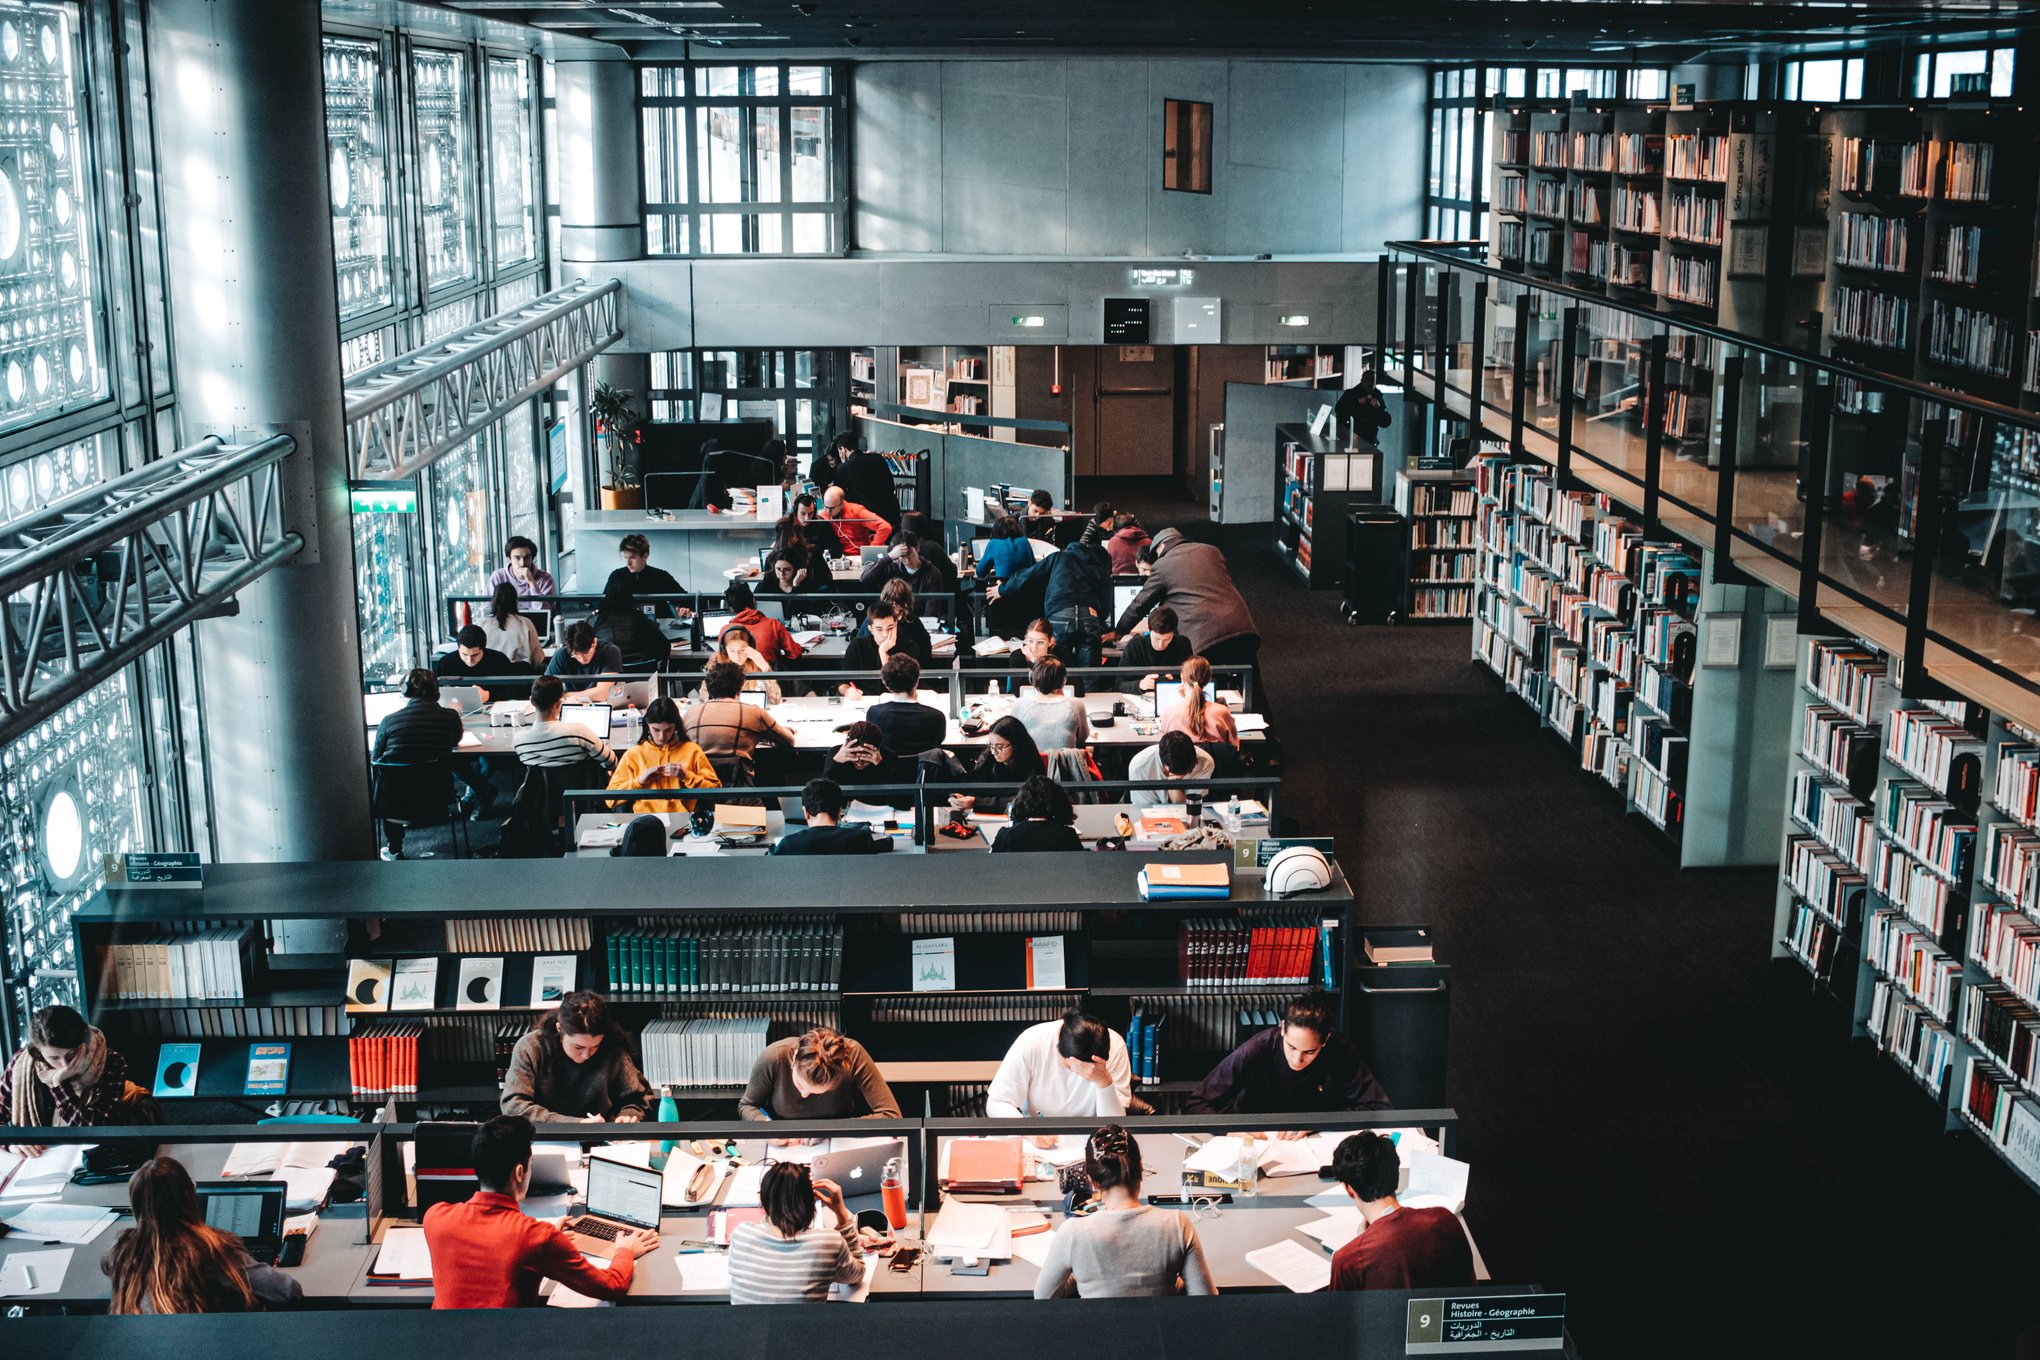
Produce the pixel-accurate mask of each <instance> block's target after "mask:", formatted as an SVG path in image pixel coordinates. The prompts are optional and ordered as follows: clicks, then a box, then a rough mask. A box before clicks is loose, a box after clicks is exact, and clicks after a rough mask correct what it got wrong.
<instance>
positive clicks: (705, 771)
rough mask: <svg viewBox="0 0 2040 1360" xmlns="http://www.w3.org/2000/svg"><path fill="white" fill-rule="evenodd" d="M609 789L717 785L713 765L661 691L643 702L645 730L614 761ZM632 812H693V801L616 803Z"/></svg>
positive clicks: (642, 799) (643, 800)
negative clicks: (657, 695)
mask: <svg viewBox="0 0 2040 1360" xmlns="http://www.w3.org/2000/svg"><path fill="white" fill-rule="evenodd" d="M609 787H610V788H612V789H717V788H721V787H722V781H721V780H720V779H718V778H716V773H715V766H713V765H711V764H709V763H708V757H707V755H705V754H704V753H703V752H702V749H701V747H700V746H699V745H698V744H697V743H695V742H692V741H689V740H688V739H687V734H686V732H684V731H683V730H682V729H681V726H680V706H679V705H678V704H676V703H674V702H673V701H672V700H671V699H668V698H666V697H665V696H664V695H660V696H659V697H658V698H656V699H654V700H652V701H651V702H650V703H649V704H646V705H645V727H644V734H643V735H642V736H640V737H639V738H638V741H637V745H635V746H633V747H631V748H630V749H629V750H628V751H625V752H624V753H623V756H622V758H621V759H619V760H618V761H617V762H616V773H614V774H612V775H610V776H609ZM613 806H615V807H629V808H630V809H631V810H632V811H634V812H692V811H693V810H694V804H693V803H692V802H689V801H686V800H684V799H679V798H641V799H638V800H636V801H634V802H631V803H628V804H625V803H616V804H613Z"/></svg>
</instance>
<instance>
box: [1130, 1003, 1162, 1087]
mask: <svg viewBox="0 0 2040 1360" xmlns="http://www.w3.org/2000/svg"><path fill="white" fill-rule="evenodd" d="M1168 1022H1169V1013H1168V1012H1167V1011H1166V1010H1162V1009H1159V1008H1158V1009H1156V1010H1154V1011H1152V1012H1151V1011H1149V1010H1148V1009H1147V1008H1146V1007H1145V1006H1135V1007H1134V1008H1133V1017H1132V1018H1131V1019H1130V1020H1128V1021H1127V1022H1126V1062H1127V1065H1128V1066H1129V1067H1131V1068H1132V1069H1133V1084H1134V1085H1136V1086H1152V1085H1154V1084H1155V1083H1156V1082H1158V1081H1160V1080H1161V1079H1162V1078H1161V1071H1162V1026H1164V1025H1166V1024H1167V1023H1168Z"/></svg>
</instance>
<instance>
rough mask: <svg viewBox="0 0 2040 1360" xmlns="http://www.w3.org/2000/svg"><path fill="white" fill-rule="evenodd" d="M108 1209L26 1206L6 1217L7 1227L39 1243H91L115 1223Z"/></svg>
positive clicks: (80, 1205)
mask: <svg viewBox="0 0 2040 1360" xmlns="http://www.w3.org/2000/svg"><path fill="white" fill-rule="evenodd" d="M115 1217H116V1215H115V1214H114V1212H113V1210H111V1209H102V1208H100V1207H98V1206H97V1205H93V1204H28V1205H24V1206H22V1208H21V1209H19V1210H18V1211H14V1212H10V1213H9V1214H8V1215H7V1226H8V1227H9V1228H11V1229H13V1230H14V1232H16V1233H17V1234H19V1235H20V1236H22V1237H33V1238H35V1239H36V1240H37V1241H39V1242H70V1243H73V1244H76V1245H79V1246H82V1245H84V1244H85V1243H87V1242H90V1241H91V1240H92V1239H93V1238H95V1237H97V1236H99V1234H100V1233H102V1232H104V1231H106V1229H107V1226H108V1225H109V1224H111V1223H112V1222H113V1221H114V1218H115Z"/></svg>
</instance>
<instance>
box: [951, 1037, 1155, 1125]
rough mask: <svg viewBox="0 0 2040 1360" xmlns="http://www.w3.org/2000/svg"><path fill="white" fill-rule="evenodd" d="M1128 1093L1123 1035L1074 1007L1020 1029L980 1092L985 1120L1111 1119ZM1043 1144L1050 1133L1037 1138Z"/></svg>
mask: <svg viewBox="0 0 2040 1360" xmlns="http://www.w3.org/2000/svg"><path fill="white" fill-rule="evenodd" d="M1132 1098H1133V1068H1132V1066H1131V1064H1129V1063H1128V1062H1127V1058H1126V1040H1124V1039H1122V1038H1120V1037H1119V1032H1118V1031H1117V1030H1114V1029H1109V1028H1107V1027H1106V1024H1105V1022H1104V1021H1102V1020H1100V1019H1098V1017H1096V1016H1094V1015H1086V1014H1084V1013H1083V1012H1082V1011H1080V1010H1076V1009H1074V1008H1072V1009H1070V1010H1068V1011H1065V1012H1064V1013H1063V1018H1062V1019H1060V1020H1048V1021H1044V1022H1043V1023H1041V1024H1039V1025H1030V1026H1028V1027H1027V1028H1026V1029H1024V1030H1022V1031H1020V1037H1019V1038H1018V1039H1015V1040H1014V1041H1013V1046H1012V1047H1011V1048H1009V1049H1007V1050H1006V1056H1005V1057H1004V1058H1001V1059H1000V1060H999V1070H998V1071H997V1072H996V1073H994V1074H993V1076H992V1084H991V1086H990V1088H989V1089H988V1090H987V1091H986V1092H985V1117H986V1118H987V1119H1022V1118H1027V1117H1030V1116H1031V1117H1033V1118H1036V1119H1083V1118H1088V1117H1090V1116H1092V1115H1097V1116H1100V1117H1103V1118H1107V1119H1116V1118H1118V1117H1119V1116H1121V1115H1123V1114H1125V1113H1126V1107H1127V1104H1128V1102H1129V1101H1131V1100H1132ZM1035 1141H1036V1142H1037V1143H1039V1144H1041V1145H1042V1146H1043V1147H1053V1146H1055V1139H1054V1137H1052V1136H1051V1137H1047V1138H1037V1139H1035Z"/></svg>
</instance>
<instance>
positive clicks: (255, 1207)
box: [198, 1181, 290, 1266]
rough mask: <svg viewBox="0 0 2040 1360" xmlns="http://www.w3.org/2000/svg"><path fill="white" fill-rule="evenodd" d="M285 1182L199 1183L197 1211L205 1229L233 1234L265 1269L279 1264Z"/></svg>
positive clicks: (285, 1191) (287, 1190)
mask: <svg viewBox="0 0 2040 1360" xmlns="http://www.w3.org/2000/svg"><path fill="white" fill-rule="evenodd" d="M289 1192H290V1187H289V1186H287V1185H285V1184H284V1183H283V1182H282V1181H200V1182H199V1183H198V1208H199V1212H200V1213H202V1214H203V1215H205V1221H206V1226H207V1227H210V1228H217V1229H218V1230H219V1231H221V1232H225V1233H232V1234H234V1236H236V1237H238V1238H240V1239H241V1242H242V1244H243V1245H244V1246H246V1247H247V1248H248V1254H249V1255H250V1256H252V1257H254V1258H255V1259H256V1260H258V1261H260V1262H261V1263H262V1264H263V1265H266V1266H273V1265H275V1264H276V1256H277V1253H278V1252H280V1251H282V1250H283V1202H284V1196H285V1195H287V1194H288V1193H289Z"/></svg>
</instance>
